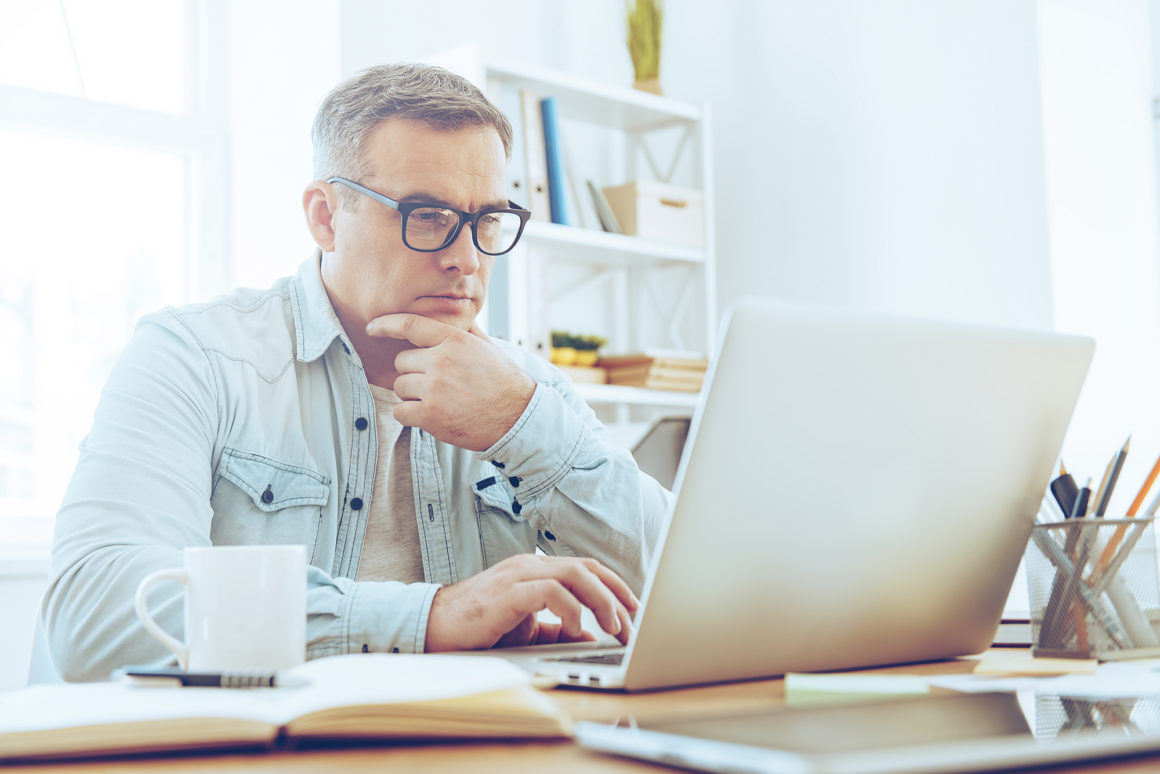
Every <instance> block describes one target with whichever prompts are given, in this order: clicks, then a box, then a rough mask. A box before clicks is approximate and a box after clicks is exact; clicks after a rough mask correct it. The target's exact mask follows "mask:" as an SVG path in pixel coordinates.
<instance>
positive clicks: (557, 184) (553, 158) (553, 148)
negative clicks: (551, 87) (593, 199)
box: [540, 97, 572, 226]
mask: <svg viewBox="0 0 1160 774" xmlns="http://www.w3.org/2000/svg"><path fill="white" fill-rule="evenodd" d="M540 121H541V123H542V125H543V132H544V158H545V162H546V169H547V173H548V205H549V209H550V211H551V213H552V222H553V223H559V224H560V225H562V226H570V225H572V220H571V218H569V217H568V201H567V197H566V194H565V190H566V181H565V180H564V149H563V147H562V146H561V144H560V126H559V118H558V116H557V114H556V98H555V97H544V98H543V99H542V100H540Z"/></svg>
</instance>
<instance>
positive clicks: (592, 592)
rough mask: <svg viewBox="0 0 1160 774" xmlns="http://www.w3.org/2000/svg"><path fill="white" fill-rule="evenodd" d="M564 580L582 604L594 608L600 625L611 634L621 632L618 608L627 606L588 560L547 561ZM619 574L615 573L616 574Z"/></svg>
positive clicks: (559, 579)
mask: <svg viewBox="0 0 1160 774" xmlns="http://www.w3.org/2000/svg"><path fill="white" fill-rule="evenodd" d="M543 566H544V567H545V568H546V569H547V570H548V571H549V572H550V573H551V575H552V577H555V578H556V579H557V580H558V581H559V582H560V583H562V584H563V585H564V586H565V587H567V589H568V591H570V592H571V593H572V595H573V596H575V597H576V598H577V599H578V600H579V601H580V603H581V604H583V605H584V606H585V607H587V608H588V609H589V610H591V611H592V614H593V615H595V616H596V622H597V623H599V624H600V628H601V629H603V630H604V631H606V632H608V633H609V634H614V635H619V634H620V631H621V628H622V627H621V624H620V616H619V615H618V610H620V609H623V605H622V604H621V603H620V601H619V600H618V599H617V598H616V596H615V594H614V593H613V592H612V591H611V590H610V589H609V588H608V586H606V585H605V583H604V581H603V579H602V578H601V577H600V576H598V575H597V574H596V573H594V572H592V569H591V568H590V567H589V566H588V562H581V561H566V562H560V561H557V562H552V561H548V562H545V563H544V565H543ZM613 577H615V573H613Z"/></svg>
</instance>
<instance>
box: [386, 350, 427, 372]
mask: <svg viewBox="0 0 1160 774" xmlns="http://www.w3.org/2000/svg"><path fill="white" fill-rule="evenodd" d="M395 370H396V371H398V372H399V373H401V374H425V373H427V372H428V371H430V370H431V350H430V349H428V348H425V347H424V348H420V349H405V350H403V351H402V352H400V353H399V354H397V355H395Z"/></svg>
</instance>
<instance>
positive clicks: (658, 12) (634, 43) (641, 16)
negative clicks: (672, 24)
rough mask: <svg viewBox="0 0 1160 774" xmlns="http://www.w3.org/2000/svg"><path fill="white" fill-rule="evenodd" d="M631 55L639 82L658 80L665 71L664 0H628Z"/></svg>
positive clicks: (629, 47) (629, 49)
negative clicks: (662, 31)
mask: <svg viewBox="0 0 1160 774" xmlns="http://www.w3.org/2000/svg"><path fill="white" fill-rule="evenodd" d="M625 8H626V18H627V21H628V55H629V56H630V57H632V69H633V72H634V73H635V76H636V79H637V80H638V81H647V80H655V79H657V78H659V77H660V71H661V28H662V26H663V24H664V16H665V12H664V2H663V0H625Z"/></svg>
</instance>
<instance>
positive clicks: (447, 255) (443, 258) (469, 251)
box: [439, 223, 479, 274]
mask: <svg viewBox="0 0 1160 774" xmlns="http://www.w3.org/2000/svg"><path fill="white" fill-rule="evenodd" d="M439 265H440V268H442V269H459V271H460V272H461V273H463V274H474V273H475V272H476V271H478V270H479V253H478V252H477V251H476V249H475V242H474V240H473V239H472V234H471V224H470V223H464V224H463V228H461V229H460V230H459V236H457V237H455V241H454V242H452V243H451V244H449V245H447V247H444V248H443V249H442V250H440V251H439Z"/></svg>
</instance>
